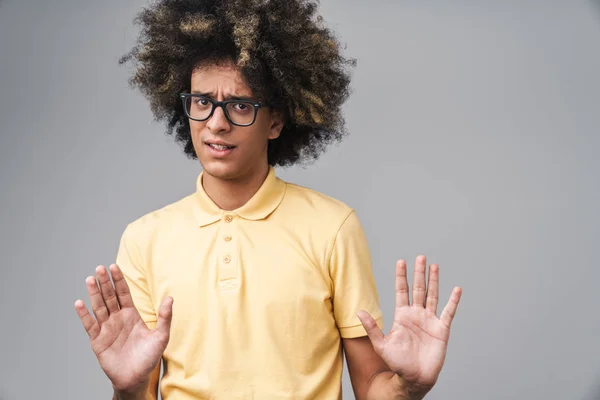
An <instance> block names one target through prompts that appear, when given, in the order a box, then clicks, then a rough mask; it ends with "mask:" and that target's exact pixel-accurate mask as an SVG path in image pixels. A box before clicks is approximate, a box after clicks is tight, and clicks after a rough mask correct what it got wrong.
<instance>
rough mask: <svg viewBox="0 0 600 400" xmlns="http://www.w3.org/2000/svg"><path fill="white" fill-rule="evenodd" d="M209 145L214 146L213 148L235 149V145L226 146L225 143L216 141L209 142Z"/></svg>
mask: <svg viewBox="0 0 600 400" xmlns="http://www.w3.org/2000/svg"><path fill="white" fill-rule="evenodd" d="M209 146H210V147H212V148H213V149H215V150H227V149H233V146H225V145H222V144H214V143H211V144H209Z"/></svg>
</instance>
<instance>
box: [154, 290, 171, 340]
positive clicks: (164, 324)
mask: <svg viewBox="0 0 600 400" xmlns="http://www.w3.org/2000/svg"><path fill="white" fill-rule="evenodd" d="M172 319H173V298H172V297H171V296H167V297H166V298H165V299H164V300H163V301H162V303H161V304H160V308H159V309H158V322H157V323H156V331H158V332H160V334H161V335H163V337H164V338H165V339H166V341H168V340H169V335H170V331H171V320H172Z"/></svg>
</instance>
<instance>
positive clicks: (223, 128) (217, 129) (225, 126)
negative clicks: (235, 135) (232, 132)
mask: <svg viewBox="0 0 600 400" xmlns="http://www.w3.org/2000/svg"><path fill="white" fill-rule="evenodd" d="M206 127H207V128H208V129H209V130H210V131H211V132H212V133H225V132H227V131H229V129H231V125H230V124H229V121H228V120H227V117H226V116H225V112H224V110H223V109H222V108H221V107H217V108H215V111H214V112H213V115H211V117H210V118H209V119H208V122H207V123H206Z"/></svg>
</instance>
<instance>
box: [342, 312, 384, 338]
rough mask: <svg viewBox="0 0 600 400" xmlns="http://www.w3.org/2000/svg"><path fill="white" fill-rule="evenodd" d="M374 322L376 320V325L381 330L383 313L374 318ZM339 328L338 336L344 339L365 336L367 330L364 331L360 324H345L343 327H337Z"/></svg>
mask: <svg viewBox="0 0 600 400" xmlns="http://www.w3.org/2000/svg"><path fill="white" fill-rule="evenodd" d="M373 318H375V317H373ZM375 322H377V326H378V327H379V329H381V330H383V328H384V325H383V315H380V316H379V317H377V318H375ZM339 330H340V336H341V337H342V338H344V339H352V338H357V337H361V336H367V331H365V328H364V327H363V326H362V324H358V325H354V326H345V327H343V328H339Z"/></svg>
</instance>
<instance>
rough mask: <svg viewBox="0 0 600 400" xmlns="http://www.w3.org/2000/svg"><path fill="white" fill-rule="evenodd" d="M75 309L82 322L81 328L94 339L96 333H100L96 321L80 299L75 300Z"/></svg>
mask: <svg viewBox="0 0 600 400" xmlns="http://www.w3.org/2000/svg"><path fill="white" fill-rule="evenodd" d="M75 310H76V311H77V315H78V316H79V319H80V320H81V323H82V324H83V328H84V329H85V331H86V332H87V334H88V336H89V337H90V339H92V340H94V339H95V338H96V337H97V336H98V334H99V333H100V326H99V325H98V322H97V321H96V320H95V319H94V317H92V315H91V314H90V312H89V311H88V309H87V307H86V306H85V304H84V303H83V301H81V300H77V301H76V302H75Z"/></svg>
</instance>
